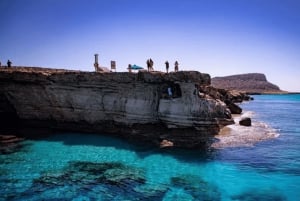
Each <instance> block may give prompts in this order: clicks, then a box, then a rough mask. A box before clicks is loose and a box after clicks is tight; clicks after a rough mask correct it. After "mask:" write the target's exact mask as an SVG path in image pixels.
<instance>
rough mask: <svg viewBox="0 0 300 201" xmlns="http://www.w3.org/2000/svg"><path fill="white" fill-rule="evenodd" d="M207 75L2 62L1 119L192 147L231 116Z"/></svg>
mask: <svg viewBox="0 0 300 201" xmlns="http://www.w3.org/2000/svg"><path fill="white" fill-rule="evenodd" d="M210 82H211V79H210V76H209V75H208V74H205V73H200V72H196V71H180V72H176V73H169V74H166V73H162V72H138V73H129V72H123V73H96V72H82V71H69V70H59V69H46V68H32V67H31V68H29V67H14V68H6V69H5V68H1V69H0V97H1V98H0V118H1V122H2V123H3V122H5V125H13V126H15V127H36V128H39V127H43V128H48V129H51V130H54V131H57V130H63V131H79V132H93V133H100V134H109V135H116V136H121V137H123V138H126V139H138V140H139V141H145V142H150V143H153V144H156V145H159V144H161V143H162V142H163V143H164V144H167V145H172V146H176V147H188V148H191V147H199V146H203V145H207V144H209V143H210V142H211V141H212V139H213V137H214V136H215V135H216V134H218V132H219V131H220V128H222V127H223V126H225V125H228V124H232V123H233V119H232V117H231V112H230V110H229V109H228V107H227V105H226V104H225V103H224V101H223V100H222V98H221V97H220V92H218V90H216V89H214V88H213V87H211V86H210ZM224 93H225V92H224ZM222 97H224V96H222ZM220 98H221V99H220ZM3 125H4V124H3Z"/></svg>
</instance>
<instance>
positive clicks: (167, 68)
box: [165, 61, 169, 73]
mask: <svg viewBox="0 0 300 201" xmlns="http://www.w3.org/2000/svg"><path fill="white" fill-rule="evenodd" d="M165 64H166V71H167V73H169V62H168V61H166V62H165Z"/></svg>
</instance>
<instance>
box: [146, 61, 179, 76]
mask: <svg viewBox="0 0 300 201" xmlns="http://www.w3.org/2000/svg"><path fill="white" fill-rule="evenodd" d="M146 64H147V69H148V71H154V68H153V65H154V62H153V60H152V59H151V58H150V59H148V60H147V62H146ZM165 65H166V72H167V73H169V68H170V64H169V62H168V61H166V62H165ZM174 65H175V66H174V71H175V72H178V68H179V67H178V66H179V63H178V61H175V64H174Z"/></svg>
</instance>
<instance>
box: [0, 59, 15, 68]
mask: <svg viewBox="0 0 300 201" xmlns="http://www.w3.org/2000/svg"><path fill="white" fill-rule="evenodd" d="M11 64H12V62H11V61H10V60H7V67H9V68H10V67H11ZM0 67H2V64H1V61H0ZM3 67H5V66H3Z"/></svg>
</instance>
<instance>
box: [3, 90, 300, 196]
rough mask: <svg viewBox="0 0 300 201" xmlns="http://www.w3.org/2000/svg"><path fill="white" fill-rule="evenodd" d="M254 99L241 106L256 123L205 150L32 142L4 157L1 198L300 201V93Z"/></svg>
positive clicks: (70, 140)
mask: <svg viewBox="0 0 300 201" xmlns="http://www.w3.org/2000/svg"><path fill="white" fill-rule="evenodd" d="M254 99H255V100H254V101H251V102H245V103H243V104H241V107H242V108H243V110H244V114H243V115H245V116H247V115H249V116H251V118H252V121H253V126H252V128H245V127H241V126H238V125H235V126H232V127H231V128H230V130H231V131H230V132H227V133H225V134H224V135H222V136H220V137H219V138H218V139H219V140H218V141H219V142H220V143H221V144H217V145H216V146H215V147H214V148H211V149H209V150H205V151H192V150H179V149H178V150H174V149H166V150H160V149H156V148H153V147H147V146H141V145H133V144H130V143H128V142H124V141H122V140H119V139H116V138H110V137H107V136H100V135H89V134H80V133H61V134H57V135H54V136H51V137H47V138H44V139H39V140H25V141H23V142H21V144H20V145H21V146H20V147H19V148H18V149H16V150H13V151H11V152H5V153H2V154H1V155H0V187H1V188H0V200H74V201H75V200H76V201H77V200H107V201H110V200H118V201H121V200H122V201H123V200H164V201H169V200H170V201H174V200H180V201H181V200H206V201H210V200H212V201H217V200H221V201H227V200H228V201H229V200H242V201H252V200H253V201H254V200H255V201H257V200H263V201H265V200H270V201H271V200H272V201H281V200H290V201H298V200H300V95H260V96H254ZM237 118H238V117H237ZM222 142H223V143H222Z"/></svg>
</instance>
